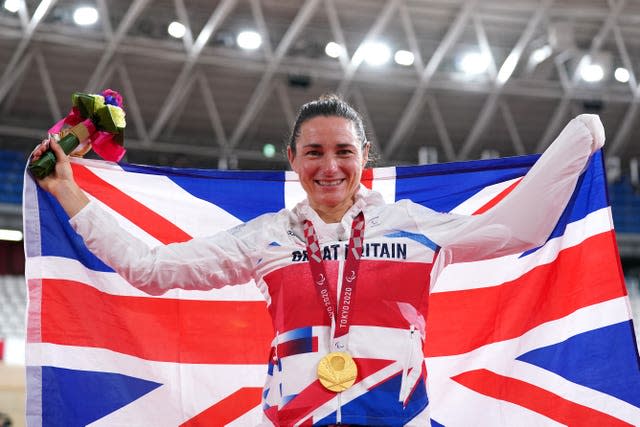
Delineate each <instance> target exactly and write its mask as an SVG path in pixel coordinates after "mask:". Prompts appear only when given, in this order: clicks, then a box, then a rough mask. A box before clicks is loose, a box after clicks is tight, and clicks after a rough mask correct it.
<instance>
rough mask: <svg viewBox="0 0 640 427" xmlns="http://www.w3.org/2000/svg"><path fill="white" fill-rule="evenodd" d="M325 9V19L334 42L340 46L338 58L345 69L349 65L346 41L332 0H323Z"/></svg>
mask: <svg viewBox="0 0 640 427" xmlns="http://www.w3.org/2000/svg"><path fill="white" fill-rule="evenodd" d="M324 5H325V11H326V12H327V19H329V27H330V28H331V34H332V35H333V38H334V39H335V41H336V43H338V44H339V45H340V46H342V52H340V56H339V57H338V60H339V61H340V66H341V67H342V69H343V70H346V69H347V67H348V66H349V52H347V42H346V40H345V38H344V31H342V25H340V19H339V18H338V11H337V10H336V5H335V3H334V2H333V0H325V2H324Z"/></svg>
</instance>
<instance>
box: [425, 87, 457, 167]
mask: <svg viewBox="0 0 640 427" xmlns="http://www.w3.org/2000/svg"><path fill="white" fill-rule="evenodd" d="M425 99H426V102H427V105H428V106H429V112H430V113H431V120H433V124H434V125H435V126H436V132H437V133H438V138H439V139H440V145H441V146H442V149H443V150H444V155H445V157H446V158H447V161H449V162H452V161H454V160H455V159H456V153H455V150H454V149H453V144H452V143H451V137H449V132H448V131H447V126H446V124H445V123H444V119H443V118H442V114H440V107H439V106H438V103H437V102H436V99H435V98H434V97H433V96H432V95H427V96H426V97H425Z"/></svg>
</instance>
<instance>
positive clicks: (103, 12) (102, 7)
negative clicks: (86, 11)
mask: <svg viewBox="0 0 640 427" xmlns="http://www.w3.org/2000/svg"><path fill="white" fill-rule="evenodd" d="M96 3H97V6H98V13H99V14H100V16H101V17H102V19H100V23H101V24H102V30H103V31H104V36H105V39H106V40H111V39H112V38H113V28H112V27H111V20H110V19H109V8H108V7H107V0H97V1H96Z"/></svg>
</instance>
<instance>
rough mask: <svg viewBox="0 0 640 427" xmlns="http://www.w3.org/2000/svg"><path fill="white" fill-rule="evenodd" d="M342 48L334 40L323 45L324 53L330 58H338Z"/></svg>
mask: <svg viewBox="0 0 640 427" xmlns="http://www.w3.org/2000/svg"><path fill="white" fill-rule="evenodd" d="M342 51H343V48H342V46H340V45H339V44H338V43H336V42H329V43H327V45H326V46H325V47H324V53H326V54H327V56H330V57H331V58H338V57H340V55H342Z"/></svg>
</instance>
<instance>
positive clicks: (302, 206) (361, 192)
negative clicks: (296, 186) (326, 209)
mask: <svg viewBox="0 0 640 427" xmlns="http://www.w3.org/2000/svg"><path fill="white" fill-rule="evenodd" d="M384 203H385V202H384V199H383V198H382V195H381V194H380V193H378V192H377V191H373V190H369V189H368V188H367V187H365V186H364V185H362V184H360V187H358V191H357V192H356V195H355V201H354V203H353V205H352V206H351V207H350V208H349V209H348V210H347V212H345V214H344V215H343V217H342V220H341V221H340V224H341V225H342V227H344V228H345V229H349V228H350V227H351V222H352V221H353V219H354V218H355V217H356V215H358V214H359V213H360V212H361V211H364V210H365V207H371V206H379V205H384ZM291 213H292V214H293V216H294V218H295V220H296V222H298V223H299V224H302V222H304V220H306V219H308V220H309V221H311V222H312V223H314V224H318V225H324V224H325V223H324V221H323V220H322V218H320V216H319V215H318V213H317V212H316V211H315V210H313V208H312V207H311V205H309V199H308V198H305V199H304V200H303V201H301V202H300V203H298V204H297V205H296V206H295V207H294V208H293V209H292V210H291Z"/></svg>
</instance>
